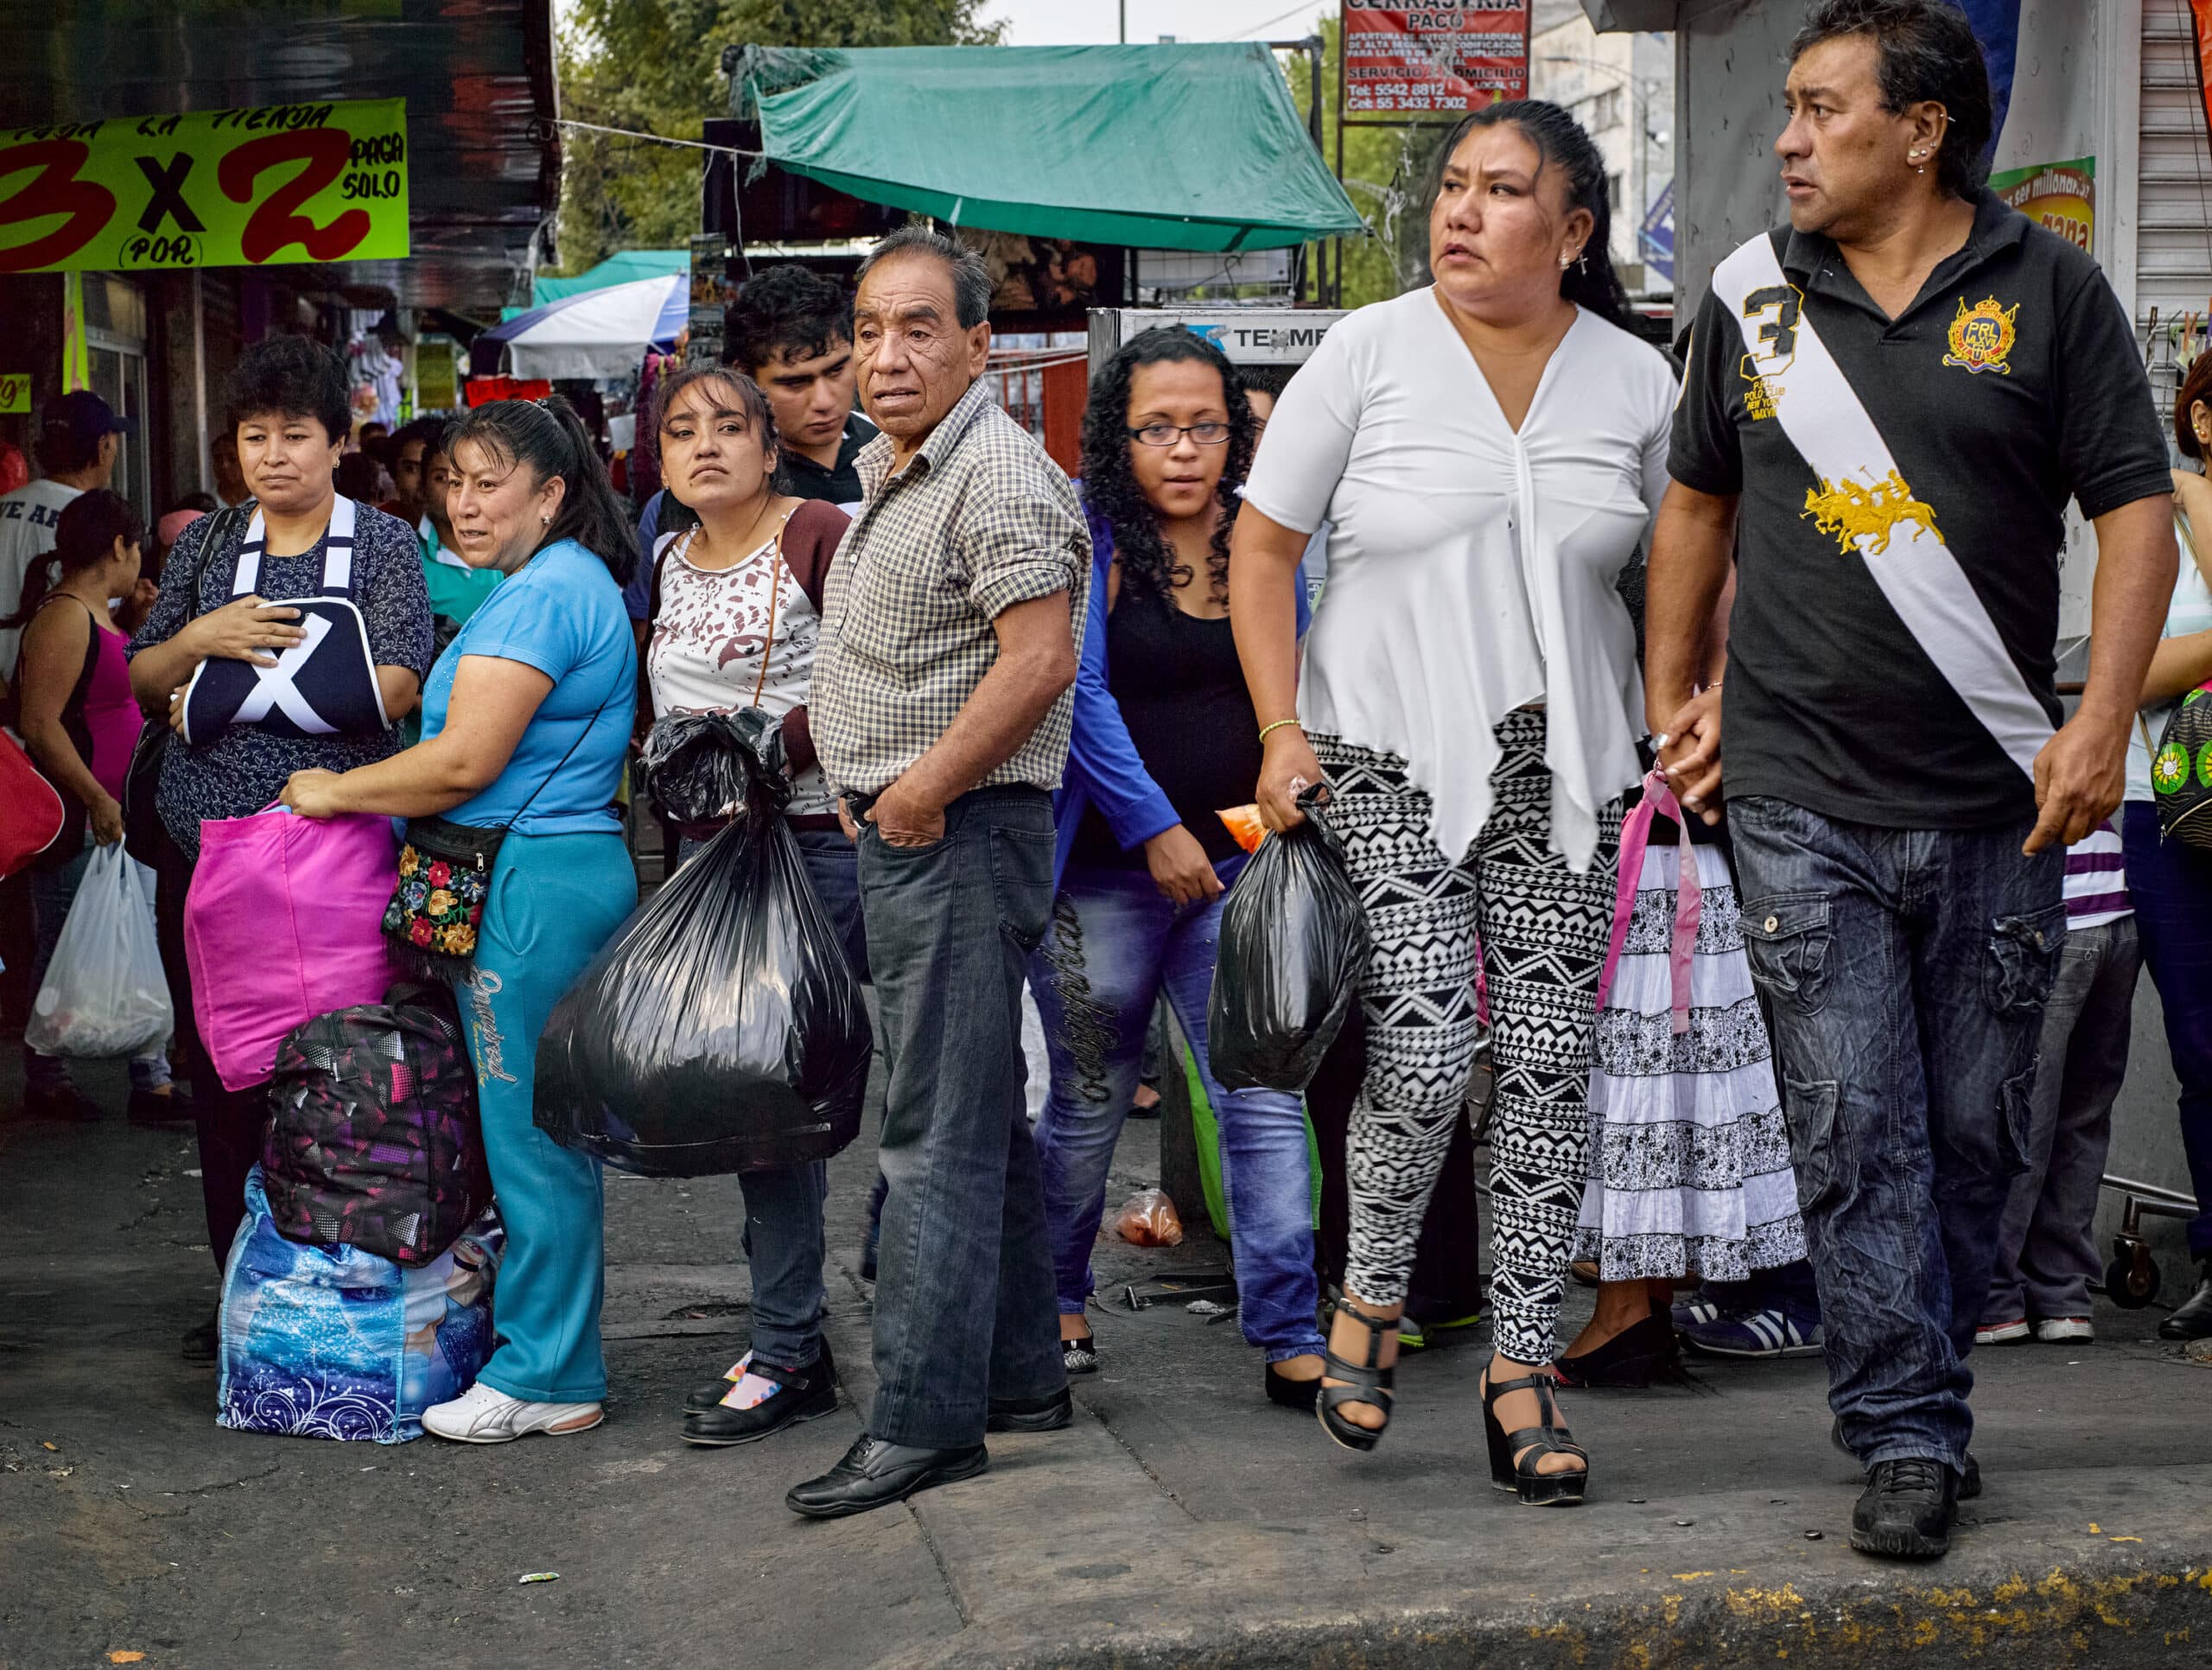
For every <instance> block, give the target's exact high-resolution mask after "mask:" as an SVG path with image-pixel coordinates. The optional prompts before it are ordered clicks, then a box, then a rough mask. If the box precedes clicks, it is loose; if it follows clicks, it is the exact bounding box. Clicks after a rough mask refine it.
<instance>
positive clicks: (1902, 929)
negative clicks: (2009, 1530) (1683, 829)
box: [1728, 796, 2066, 1472]
mask: <svg viewBox="0 0 2212 1670" xmlns="http://www.w3.org/2000/svg"><path fill="white" fill-rule="evenodd" d="M1728 823H1729V829H1730V830H1731V832H1732V835H1733V836H1734V838H1735V843H1736V865H1737V870H1738V891H1739V892H1740V894H1741V897H1742V899H1743V921H1744V939H1745V946H1746V948H1747V949H1748V950H1749V952H1750V956H1751V977H1752V979H1753V980H1754V981H1756V982H1757V983H1758V987H1759V988H1760V991H1761V992H1762V993H1763V994H1764V996H1765V997H1766V999H1767V1001H1768V1004H1769V1006H1770V1008H1771V1010H1772V1013H1773V1020H1774V1041H1775V1053H1776V1055H1777V1057H1778V1059H1779V1062H1780V1065H1781V1070H1782V1077H1783V1113H1784V1115H1785V1116H1786V1118H1787V1119H1788V1121H1789V1146H1790V1158H1791V1159H1792V1160H1793V1161H1794V1162H1795V1164H1796V1171H1797V1199H1798V1203H1799V1206H1800V1207H1801V1209H1802V1211H1803V1213H1804V1216H1805V1238H1806V1241H1807V1242H1808V1244H1809V1246H1810V1248H1811V1251H1812V1261H1813V1269H1814V1273H1815V1276H1816V1277H1817V1279H1818V1280H1819V1284H1820V1294H1821V1315H1822V1322H1823V1324H1824V1326H1825V1327H1826V1330H1827V1361H1828V1387H1829V1389H1828V1402H1829V1406H1831V1407H1832V1408H1833V1409H1834V1411H1835V1413H1836V1415H1837V1417H1838V1418H1839V1419H1840V1423H1841V1426H1842V1431H1843V1438H1844V1442H1845V1443H1846V1444H1847V1445H1848V1446H1849V1447H1850V1449H1851V1451H1852V1453H1853V1455H1855V1456H1856V1457H1858V1458H1859V1461H1860V1463H1861V1464H1865V1465H1866V1466H1870V1467H1871V1466H1872V1465H1873V1464H1875V1463H1877V1462H1881V1461H1891V1460H1897V1459H1902V1458H1904V1457H1910V1456H1919V1457H1928V1458H1930V1459H1933V1460H1937V1461H1942V1462H1944V1463H1946V1464H1948V1465H1949V1466H1950V1467H1951V1468H1953V1469H1954V1470H1957V1471H1961V1472H1963V1471H1964V1470H1965V1465H1966V1453H1967V1442H1968V1440H1969V1439H1970V1438H1972V1436H1973V1432H1974V1417H1973V1413H1972V1412H1971V1411H1970V1410H1969V1409H1968V1407H1967V1394H1969V1393H1970V1392H1972V1390H1973V1389H1974V1373H1973V1370H1971V1369H1970V1368H1967V1353H1968V1352H1970V1351H1971V1350H1972V1349H1974V1326H1975V1324H1977V1323H1978V1322H1979V1321H1980V1318H1981V1310H1982V1305H1983V1302H1984V1301H1985V1300H1986V1299H1987V1297H1988V1293H1989V1282H1990V1275H1991V1267H1992V1266H1993V1263H1994V1261H1995V1258H1996V1252H1997V1240H1998V1225H1999V1220H2000V1219H2001V1217H2002V1216H2003V1215H2004V1211H2005V1200H2006V1197H2007V1196H2008V1194H2009V1193H2010V1191H2011V1185H2012V1178H2014V1177H2015V1176H2016V1175H2018V1173H2019V1172H2022V1171H2024V1170H2025V1169H2026V1167H2027V1161H2028V1149H2029V1135H2030V1127H2031V1120H2032V1108H2033V1099H2034V1092H2035V1073H2036V1050H2037V1041H2038V1038H2039V1037H2040V1034H2041V1031H2042V1025H2043V1010H2044V1000H2045V999H2046V998H2047V997H2048V996H2049V995H2050V987H2051V982H2052V981H2053V980H2054V979H2055V978H2056V975H2057V972H2058V966H2059V959H2060V956H2061V955H2062V954H2063V950H2064V948H2065V943H2066V906H2065V904H2064V902H2063V899H2062V898H2061V887H2062V885H2063V876H2064V873H2065V863H2066V854H2065V849H2064V848H2063V847H2061V846H2057V845H2053V846H2051V847H2050V848H2046V849H2045V850H2044V851H2043V852H2041V853H2039V854H2037V855H2036V856H2034V857H2033V858H2030V857H2026V856H2024V854H2022V853H2021V851H2020V843H2021V842H2022V841H2024V840H2025V839H2026V838H2027V835H2028V831H2029V828H2030V825H2029V824H2027V823H2025V822H2022V823H2018V824H2005V825H1999V826H1992V827H1986V828H1980V829H1881V828H1877V827H1874V826H1872V825H1870V824H1863V823H1852V822H1844V821H1843V820H1841V819H1838V818H1831V817H1827V816H1822V815H1821V814H1820V813H1817V812H1813V811H1809V810H1806V809H1805V808H1803V807H1802V806H1797V805H1795V804H1792V803H1789V802H1788V801H1783V800H1777V799H1773V798H1770V797H1764V796H1754V797H1745V798H1743V799H1732V800H1731V801H1730V802H1729V803H1728Z"/></svg>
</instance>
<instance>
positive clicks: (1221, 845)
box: [1069, 591, 1260, 870]
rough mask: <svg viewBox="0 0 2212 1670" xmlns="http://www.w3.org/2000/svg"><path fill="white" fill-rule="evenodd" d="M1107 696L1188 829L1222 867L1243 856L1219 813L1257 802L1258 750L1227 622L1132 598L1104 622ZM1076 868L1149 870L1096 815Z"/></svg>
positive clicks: (1090, 815) (1082, 839) (1079, 833)
mask: <svg viewBox="0 0 2212 1670" xmlns="http://www.w3.org/2000/svg"><path fill="white" fill-rule="evenodd" d="M1106 688H1107V689H1109V690H1110V691H1112V692H1113V695H1114V700H1115V702H1116V704H1118V705H1119V707H1120V708H1121V709H1122V723H1123V724H1125V725H1127V726H1128V728H1129V740H1130V741H1131V742H1132V743H1134V744H1135V746H1136V751H1137V758H1138V759H1140V760H1141V761H1143V762H1144V768H1145V771H1146V772H1147V773H1148V774H1149V775H1150V776H1151V778H1152V780H1153V781H1154V783H1157V784H1159V785H1160V792H1161V793H1162V794H1164V795H1166V797H1167V803H1168V804H1169V805H1170V806H1172V807H1173V808H1174V809H1175V816H1176V817H1177V818H1178V819H1179V820H1180V821H1181V822H1182V824H1183V827H1184V828H1185V829H1188V830H1190V832H1191V833H1192V835H1196V836H1197V837H1198V844H1199V845H1200V846H1202V847H1204V848H1205V851H1206V856H1207V857H1208V858H1210V859H1211V860H1213V861H1214V862H1215V863H1217V864H1218V863H1220V862H1221V861H1222V860H1224V859H1226V858H1230V857H1232V856H1233V855H1235V854H1236V851H1237V846H1236V840H1235V838H1234V837H1233V836H1231V835H1230V833H1229V829H1228V827H1227V826H1226V825H1224V823H1223V822H1222V821H1221V819H1220V818H1219V817H1218V816H1216V814H1217V812H1220V811H1223V810H1226V809H1228V808H1230V807H1232V806H1243V805H1247V804H1249V803H1250V801H1251V799H1252V791H1253V789H1254V786H1255V784H1257V783H1258V782H1259V780H1260V742H1259V736H1258V732H1259V725H1258V722H1257V721H1255V719H1254V718H1253V716H1252V698H1251V696H1250V695H1249V694H1248V693H1247V692H1246V690H1245V688H1244V670H1243V667H1242V666H1241V665H1240V664H1238V662H1237V659H1236V638H1235V637H1234V636H1233V635H1232V634H1231V632H1230V625H1229V619H1228V617H1226V616H1224V617H1223V618H1222V619H1218V620H1204V619H1199V618H1198V616H1196V615H1190V614H1185V613H1183V611H1182V610H1180V609H1179V608H1177V607H1176V606H1175V605H1174V603H1173V601H1172V600H1169V599H1166V598H1164V597H1139V596H1135V595H1134V594H1131V593H1128V592H1127V591H1124V592H1123V593H1122V595H1121V598H1120V599H1119V600H1118V601H1117V602H1116V605H1115V607H1114V612H1113V613H1111V614H1109V615H1108V616H1107V617H1106ZM1069 859H1070V861H1071V862H1073V863H1077V864H1087V865H1091V866H1103V867H1111V868H1126V869H1138V870H1141V869H1143V868H1144V867H1145V858H1144V848H1142V847H1139V848H1135V850H1134V851H1131V852H1126V853H1125V852H1123V851H1122V848H1121V844H1120V843H1119V842H1118V841H1116V840H1115V839H1114V833H1113V831H1112V830H1111V829H1109V828H1108V827H1107V824H1106V820H1105V818H1104V817H1103V816H1101V815H1100V813H1099V811H1098V809H1097V808H1096V807H1095V806H1094V807H1092V808H1090V810H1087V811H1086V812H1085V813H1084V818H1083V822H1082V824H1081V825H1080V826H1079V827H1078V828H1077V830H1076V838H1075V846H1074V848H1073V849H1072V850H1071V852H1070V854H1069Z"/></svg>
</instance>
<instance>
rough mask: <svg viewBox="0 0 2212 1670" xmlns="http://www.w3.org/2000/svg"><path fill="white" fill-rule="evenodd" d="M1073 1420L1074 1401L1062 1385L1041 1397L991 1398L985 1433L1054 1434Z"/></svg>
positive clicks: (985, 1422)
mask: <svg viewBox="0 0 2212 1670" xmlns="http://www.w3.org/2000/svg"><path fill="white" fill-rule="evenodd" d="M1074 1421H1075V1400H1074V1399H1073V1398H1071V1397H1070V1396H1069V1395H1068V1388H1067V1387H1065V1386H1063V1387H1060V1389H1059V1390H1058V1391H1057V1392H1053V1393H1051V1394H1048V1395H1046V1396H1045V1397H1041V1398H993V1399H992V1400H991V1411H990V1413H989V1415H988V1417H987V1418H986V1419H985V1420H984V1422H983V1430H984V1431H985V1432H1058V1431H1059V1430H1060V1428H1062V1427H1063V1426H1072V1425H1073V1424H1074Z"/></svg>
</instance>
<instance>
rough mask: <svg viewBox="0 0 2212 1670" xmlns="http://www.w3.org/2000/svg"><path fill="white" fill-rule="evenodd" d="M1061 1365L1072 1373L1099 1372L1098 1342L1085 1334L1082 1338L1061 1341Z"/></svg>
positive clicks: (1088, 1373) (1086, 1373) (1087, 1373)
mask: <svg viewBox="0 0 2212 1670" xmlns="http://www.w3.org/2000/svg"><path fill="white" fill-rule="evenodd" d="M1060 1367H1061V1368H1063V1369H1065V1370H1066V1371H1067V1372H1068V1373H1069V1374H1071V1375H1095V1374H1096V1373H1097V1372H1098V1342H1097V1341H1096V1339H1095V1338H1093V1337H1091V1336H1090V1335H1089V1334H1085V1335H1084V1337H1082V1338H1081V1339H1064V1340H1062V1341H1061V1342H1060Z"/></svg>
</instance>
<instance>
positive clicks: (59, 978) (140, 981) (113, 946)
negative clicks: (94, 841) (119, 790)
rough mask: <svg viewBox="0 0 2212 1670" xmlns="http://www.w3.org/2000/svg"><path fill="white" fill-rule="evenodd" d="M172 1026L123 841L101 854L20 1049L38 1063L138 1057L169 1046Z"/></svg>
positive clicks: (156, 951) (89, 870) (81, 889)
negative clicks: (50, 1058)
mask: <svg viewBox="0 0 2212 1670" xmlns="http://www.w3.org/2000/svg"><path fill="white" fill-rule="evenodd" d="M174 1019H175V1017H174V1016H173V1015H172V1013H170V1010H169V987H168V981H167V980H166V979H164V978H163V977H162V953H161V948H160V947H159V945H158V944H156V942H155V939H154V913H153V912H152V911H149V910H148V909H147V908H146V895H145V892H144V891H143V889H142V888H141V887H140V886H139V885H138V878H137V875H135V874H134V873H132V860H131V859H130V856H129V855H128V854H125V853H124V850H123V843H122V842H121V841H111V842H110V843H109V844H108V845H106V846H105V847H96V848H93V849H92V860H91V861H90V862H89V863H88V864H86V867H85V879H84V880H83V882H82V883H81V884H80V885H79V886H78V889H77V897H76V899H75V901H74V902H73V904H72V905H70V906H69V919H68V920H67V922H65V923H63V924H61V938H60V943H58V944H56V945H55V946H54V961H53V962H49V963H48V964H47V968H46V980H45V981H44V983H43V984H41V986H40V987H39V988H38V1000H37V1001H36V1002H35V1003H34V1004H33V1005H32V1006H31V1018H30V1020H29V1024H28V1025H25V1027H24V1028H23V1042H24V1043H26V1044H28V1045H30V1047H31V1048H32V1049H34V1050H36V1051H39V1053H40V1054H41V1055H49V1056H78V1057H98V1056H135V1055H139V1054H142V1053H143V1052H144V1051H147V1050H149V1049H150V1048H152V1047H153V1046H154V1045H157V1044H159V1043H161V1042H162V1040H163V1039H165V1038H168V1035H169V1029H170V1026H171V1025H172V1024H173V1022H174Z"/></svg>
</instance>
